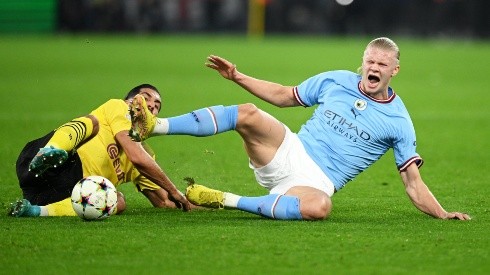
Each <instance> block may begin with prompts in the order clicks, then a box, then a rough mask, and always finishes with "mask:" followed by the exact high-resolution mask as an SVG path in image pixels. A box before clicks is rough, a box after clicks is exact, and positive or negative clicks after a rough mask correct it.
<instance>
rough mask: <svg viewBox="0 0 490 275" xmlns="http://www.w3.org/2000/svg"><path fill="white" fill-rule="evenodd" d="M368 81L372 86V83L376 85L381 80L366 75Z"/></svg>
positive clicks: (374, 76)
mask: <svg viewBox="0 0 490 275" xmlns="http://www.w3.org/2000/svg"><path fill="white" fill-rule="evenodd" d="M368 80H369V82H370V83H372V84H374V83H378V82H379V81H380V80H381V79H380V78H379V77H378V76H376V75H372V74H370V75H368Z"/></svg>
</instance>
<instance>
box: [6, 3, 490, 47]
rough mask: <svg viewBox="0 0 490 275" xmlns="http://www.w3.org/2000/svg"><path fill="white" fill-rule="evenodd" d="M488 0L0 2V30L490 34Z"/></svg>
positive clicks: (427, 34)
mask: <svg viewBox="0 0 490 275" xmlns="http://www.w3.org/2000/svg"><path fill="white" fill-rule="evenodd" d="M489 10H490V1H488V0H0V32H3V33H18V32H70V33H71V32H104V33H107V32H120V33H135V32H136V33H177V32H178V33H196V32H214V33H237V34H240V33H244V34H245V33H249V34H250V33H251V34H258V35H262V34H264V33H265V34H288V33H293V34H326V35H373V34H382V35H405V36H414V37H422V38H425V37H450V38H454V37H461V38H470V39H486V38H488V37H489V33H490V32H489V30H490V26H489V21H490V20H489V18H490V16H489V15H488V11H489Z"/></svg>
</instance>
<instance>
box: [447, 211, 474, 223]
mask: <svg viewBox="0 0 490 275" xmlns="http://www.w3.org/2000/svg"><path fill="white" fill-rule="evenodd" d="M444 219H445V220H462V221H467V220H471V217H470V215H468V214H466V213H460V212H447V213H446V217H445V218H444Z"/></svg>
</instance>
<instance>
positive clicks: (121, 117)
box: [77, 99, 160, 191]
mask: <svg viewBox="0 0 490 275" xmlns="http://www.w3.org/2000/svg"><path fill="white" fill-rule="evenodd" d="M90 114H91V115H94V116H95V117H96V118H97V119H98V121H99V132H98V133H97V135H96V136H95V137H93V138H92V139H90V140H89V141H87V142H86V143H85V144H83V145H82V146H80V148H78V149H77V153H78V155H79V156H80V160H81V161H82V166H83V176H84V177H86V176H90V175H99V176H103V177H105V178H107V179H109V180H110V181H111V182H112V183H113V184H114V185H115V186H116V187H117V186H118V185H120V184H122V183H125V182H133V183H134V184H135V185H136V187H137V188H138V190H140V191H141V190H144V189H150V190H156V189H159V188H160V187H159V186H158V185H156V184H155V183H153V182H151V181H150V180H148V179H147V178H145V177H144V176H142V175H141V174H140V173H139V171H138V170H137V169H136V168H135V167H134V166H133V164H132V163H131V162H130V161H129V159H128V157H127V155H126V153H125V152H124V150H123V149H122V147H121V146H120V145H119V144H118V143H117V142H116V139H115V136H116V134H117V133H119V132H121V131H125V130H126V131H127V130H129V128H131V119H130V116H129V111H128V104H126V102H125V101H124V100H122V99H111V100H109V101H107V102H106V103H104V104H102V105H101V106H100V107H98V108H97V109H95V110H94V111H93V112H92V113H90ZM147 151H148V152H149V153H150V155H152V157H153V158H154V157H155V156H154V154H153V153H152V152H151V150H147Z"/></svg>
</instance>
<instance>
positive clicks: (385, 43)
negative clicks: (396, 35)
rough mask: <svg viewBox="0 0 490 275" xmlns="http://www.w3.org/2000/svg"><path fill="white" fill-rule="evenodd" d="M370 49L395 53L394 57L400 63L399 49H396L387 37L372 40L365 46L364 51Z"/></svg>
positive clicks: (396, 46)
mask: <svg viewBox="0 0 490 275" xmlns="http://www.w3.org/2000/svg"><path fill="white" fill-rule="evenodd" d="M370 47H375V48H378V49H382V50H389V51H393V52H395V57H396V60H397V62H400V49H399V48H398V45H396V43H395V42H394V41H393V40H391V39H389V38H388V37H378V38H376V39H373V40H372V41H371V42H369V44H368V45H367V46H366V50H367V49H368V48H370Z"/></svg>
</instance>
